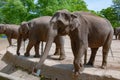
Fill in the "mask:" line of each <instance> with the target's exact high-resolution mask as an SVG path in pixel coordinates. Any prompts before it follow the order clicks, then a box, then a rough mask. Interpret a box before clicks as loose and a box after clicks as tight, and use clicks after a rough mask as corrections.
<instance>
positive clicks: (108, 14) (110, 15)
mask: <svg viewBox="0 0 120 80" xmlns="http://www.w3.org/2000/svg"><path fill="white" fill-rule="evenodd" d="M100 14H101V15H102V17H105V18H107V19H108V20H109V21H110V22H111V24H112V25H113V27H116V26H118V24H117V14H116V13H115V9H114V8H112V7H108V8H107V9H102V10H101V11H100Z"/></svg>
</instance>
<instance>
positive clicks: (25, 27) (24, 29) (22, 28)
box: [17, 22, 31, 55]
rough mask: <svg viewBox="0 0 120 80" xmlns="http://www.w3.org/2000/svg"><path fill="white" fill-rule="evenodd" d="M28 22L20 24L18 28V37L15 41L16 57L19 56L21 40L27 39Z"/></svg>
mask: <svg viewBox="0 0 120 80" xmlns="http://www.w3.org/2000/svg"><path fill="white" fill-rule="evenodd" d="M30 27H31V26H30V22H22V23H21V24H20V27H19V36H18V40H17V55H20V53H19V49H20V46H21V42H22V40H24V41H25V40H26V39H27V38H28V37H29V31H30Z"/></svg>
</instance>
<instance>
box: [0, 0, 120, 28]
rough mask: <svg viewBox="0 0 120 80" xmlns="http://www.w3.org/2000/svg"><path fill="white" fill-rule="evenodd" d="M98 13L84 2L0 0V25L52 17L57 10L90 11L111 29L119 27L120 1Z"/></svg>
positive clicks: (79, 0)
mask: <svg viewBox="0 0 120 80" xmlns="http://www.w3.org/2000/svg"><path fill="white" fill-rule="evenodd" d="M112 1H113V5H111V7H108V8H106V9H102V10H101V11H99V12H95V11H91V10H88V8H87V5H86V3H85V1H84V0H0V23H6V24H20V23H21V22H22V21H28V20H31V19H33V18H36V17H39V16H45V15H50V16H52V15H53V14H54V13H55V12H56V11H57V10H60V9H68V10H69V11H71V12H73V11H81V10H82V11H90V12H92V13H94V14H97V15H99V16H102V17H105V18H107V19H108V20H109V21H110V22H111V23H112V25H113V27H118V26H120V0H112Z"/></svg>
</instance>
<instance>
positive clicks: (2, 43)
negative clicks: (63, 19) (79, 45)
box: [0, 38, 120, 80]
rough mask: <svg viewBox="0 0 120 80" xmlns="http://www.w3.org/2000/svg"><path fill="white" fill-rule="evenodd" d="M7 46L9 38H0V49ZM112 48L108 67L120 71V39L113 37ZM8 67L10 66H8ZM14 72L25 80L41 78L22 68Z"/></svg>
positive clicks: (67, 46) (67, 49) (66, 48)
mask: <svg viewBox="0 0 120 80" xmlns="http://www.w3.org/2000/svg"><path fill="white" fill-rule="evenodd" d="M66 44H69V45H66V46H65V51H66V53H71V48H70V43H69V41H68V38H67V40H66ZM7 46H8V42H7V40H6V39H0V51H2V50H4V49H6V47H7ZM111 49H112V52H113V56H114V57H112V55H111V51H109V57H108V68H109V69H112V70H118V71H120V40H114V39H113V41H112V45H111ZM101 52H102V51H101V48H100V49H99V50H98V54H97V56H96V62H95V64H96V65H98V64H97V63H101V59H102V58H101ZM88 56H90V49H88ZM1 57H2V54H1V55H0V58H1ZM67 57H68V58H69V55H67ZM70 58H71V56H70ZM1 64H2V65H1ZM0 65H1V66H0V69H2V68H3V66H4V65H6V64H5V63H4V62H2V61H0ZM99 65H100V64H99ZM6 68H10V66H8V67H6ZM15 70H16V69H15ZM14 72H15V73H11V75H13V76H17V77H21V78H23V79H25V80H40V79H39V78H38V77H35V76H33V75H30V74H28V73H27V72H25V71H22V70H16V71H14ZM8 73H9V72H8ZM26 76H27V77H26Z"/></svg>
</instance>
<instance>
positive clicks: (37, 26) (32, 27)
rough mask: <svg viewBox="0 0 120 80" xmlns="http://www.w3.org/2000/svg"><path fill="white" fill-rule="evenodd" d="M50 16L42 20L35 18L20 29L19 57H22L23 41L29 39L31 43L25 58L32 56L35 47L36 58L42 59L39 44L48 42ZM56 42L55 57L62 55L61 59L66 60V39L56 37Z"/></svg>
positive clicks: (41, 18)
mask: <svg viewBox="0 0 120 80" xmlns="http://www.w3.org/2000/svg"><path fill="white" fill-rule="evenodd" d="M50 19H51V17H50V16H44V17H40V18H35V19H33V20H31V21H28V22H23V23H22V24H21V26H20V28H19V34H20V35H19V38H18V41H17V55H20V53H19V49H20V46H21V40H22V39H24V40H26V39H27V38H28V39H29V43H28V45H27V48H26V52H25V54H24V55H25V56H26V57H27V56H29V55H30V53H29V52H30V50H31V48H32V47H33V46H34V47H35V56H34V57H40V55H39V43H40V42H41V41H44V42H46V41H47V36H49V34H48V31H49V29H50V24H49V21H50ZM54 42H55V44H56V51H55V53H54V55H57V54H60V57H59V59H60V60H62V59H65V51H64V37H63V36H56V37H55V38H54Z"/></svg>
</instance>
